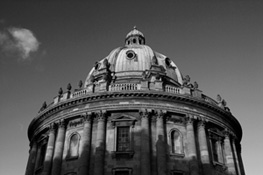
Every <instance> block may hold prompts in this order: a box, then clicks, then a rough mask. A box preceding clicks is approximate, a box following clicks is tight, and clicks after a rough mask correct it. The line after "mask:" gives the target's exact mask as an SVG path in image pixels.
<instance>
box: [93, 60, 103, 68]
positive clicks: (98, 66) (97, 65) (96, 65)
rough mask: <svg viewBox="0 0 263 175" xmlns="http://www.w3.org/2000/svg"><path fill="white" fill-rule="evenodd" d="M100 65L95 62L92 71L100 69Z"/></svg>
mask: <svg viewBox="0 0 263 175" xmlns="http://www.w3.org/2000/svg"><path fill="white" fill-rule="evenodd" d="M100 65H101V63H99V62H97V61H96V62H95V65H94V69H95V70H98V69H99V68H100Z"/></svg>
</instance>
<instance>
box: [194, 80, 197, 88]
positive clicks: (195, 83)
mask: <svg viewBox="0 0 263 175" xmlns="http://www.w3.org/2000/svg"><path fill="white" fill-rule="evenodd" d="M194 89H198V83H197V82H196V81H195V82H194Z"/></svg>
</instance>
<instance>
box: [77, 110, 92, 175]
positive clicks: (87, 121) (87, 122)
mask: <svg viewBox="0 0 263 175" xmlns="http://www.w3.org/2000/svg"><path fill="white" fill-rule="evenodd" d="M91 115H92V114H91V113H87V114H85V115H84V116H83V122H84V127H83V135H82V142H80V150H82V152H81V153H80V170H79V175H87V174H88V171H89V162H90V161H89V160H90V159H89V157H90V148H91V146H90V144H91V122H92V116H91Z"/></svg>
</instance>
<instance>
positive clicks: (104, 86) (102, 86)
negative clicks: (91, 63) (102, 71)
mask: <svg viewBox="0 0 263 175" xmlns="http://www.w3.org/2000/svg"><path fill="white" fill-rule="evenodd" d="M99 86H100V91H103V92H104V91H108V83H107V82H106V81H104V82H100V84H99Z"/></svg>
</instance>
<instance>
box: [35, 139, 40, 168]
mask: <svg viewBox="0 0 263 175" xmlns="http://www.w3.org/2000/svg"><path fill="white" fill-rule="evenodd" d="M40 156H41V145H40V143H38V146H37V155H36V162H35V167H34V173H35V171H36V170H37V169H38V168H39V160H40Z"/></svg>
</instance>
